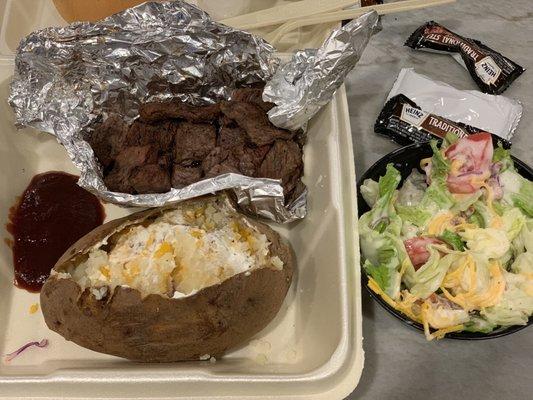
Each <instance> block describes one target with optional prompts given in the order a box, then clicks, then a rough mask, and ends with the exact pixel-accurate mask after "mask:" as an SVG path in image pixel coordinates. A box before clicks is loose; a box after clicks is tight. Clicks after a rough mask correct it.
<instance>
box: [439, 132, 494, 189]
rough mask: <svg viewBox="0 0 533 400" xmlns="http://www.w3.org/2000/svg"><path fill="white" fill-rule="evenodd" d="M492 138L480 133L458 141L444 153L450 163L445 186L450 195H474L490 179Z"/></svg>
mask: <svg viewBox="0 0 533 400" xmlns="http://www.w3.org/2000/svg"><path fill="white" fill-rule="evenodd" d="M492 153H493V147H492V138H491V135H490V133H487V132H482V133H476V134H475V135H470V136H467V137H465V138H462V139H459V140H458V141H457V142H455V143H454V144H452V145H451V146H450V147H448V148H447V149H446V151H445V152H444V156H445V157H446V158H447V159H448V160H449V161H450V162H451V171H450V173H449V174H448V178H447V184H448V189H449V190H450V192H451V193H466V194H468V193H474V192H475V191H476V190H478V189H479V188H480V187H481V186H482V185H483V184H484V183H485V181H486V180H487V179H488V178H489V177H490V175H491V173H490V166H491V163H492Z"/></svg>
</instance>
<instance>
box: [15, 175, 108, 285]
mask: <svg viewBox="0 0 533 400" xmlns="http://www.w3.org/2000/svg"><path fill="white" fill-rule="evenodd" d="M77 181H78V177H77V176H75V175H70V174H67V173H64V172H46V173H43V174H39V175H35V176H34V177H33V179H32V180H31V182H30V184H29V185H28V187H27V188H26V190H25V191H24V193H23V195H22V197H21V199H20V200H19V201H18V203H17V204H15V205H14V206H13V207H11V209H10V215H9V223H8V225H7V230H8V231H9V232H10V233H11V234H12V235H13V241H12V250H13V263H14V266H15V282H14V283H15V285H16V286H18V287H20V288H23V289H26V290H28V291H30V292H38V291H40V290H41V287H42V285H43V284H44V282H45V281H46V278H48V276H49V275H50V271H51V269H52V267H53V266H54V265H55V263H56V262H57V261H58V260H59V258H60V257H61V256H62V255H63V253H64V252H65V251H66V250H67V249H68V248H69V247H70V246H71V245H72V244H74V243H75V242H76V241H77V240H78V239H80V238H81V237H82V236H84V235H85V234H86V233H88V232H90V231H91V230H93V229H94V228H96V227H97V226H99V225H101V224H102V222H103V221H104V217H105V213H104V208H103V206H102V204H101V203H100V201H98V199H97V198H96V196H94V195H93V194H91V193H89V192H88V191H86V190H85V189H82V188H81V187H79V186H78V185H77V184H76V182H77Z"/></svg>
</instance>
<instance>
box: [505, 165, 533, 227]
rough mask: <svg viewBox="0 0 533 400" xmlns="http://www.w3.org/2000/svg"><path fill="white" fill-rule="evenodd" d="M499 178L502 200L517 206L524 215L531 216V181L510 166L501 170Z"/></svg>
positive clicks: (532, 208)
mask: <svg viewBox="0 0 533 400" xmlns="http://www.w3.org/2000/svg"><path fill="white" fill-rule="evenodd" d="M499 178H500V183H501V186H502V189H503V200H504V201H506V202H507V203H508V204H510V205H514V206H515V207H518V208H519V209H520V210H521V211H522V212H523V213H524V214H525V215H526V216H528V217H530V218H531V217H533V182H531V181H529V180H527V179H526V178H524V177H523V176H521V175H520V174H518V173H517V172H516V171H515V170H514V169H511V168H509V169H507V170H506V171H504V172H502V173H501V174H500V176H499Z"/></svg>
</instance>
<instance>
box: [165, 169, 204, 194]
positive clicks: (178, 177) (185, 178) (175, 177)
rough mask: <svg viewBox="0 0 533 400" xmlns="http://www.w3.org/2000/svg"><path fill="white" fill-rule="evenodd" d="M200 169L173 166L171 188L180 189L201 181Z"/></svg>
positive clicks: (201, 173)
mask: <svg viewBox="0 0 533 400" xmlns="http://www.w3.org/2000/svg"><path fill="white" fill-rule="evenodd" d="M202 175H203V172H202V167H200V166H197V167H184V166H183V165H179V164H174V167H173V168H172V187H174V188H178V189H180V188H182V187H184V186H187V185H190V184H192V183H195V182H198V181H199V180H201V179H202Z"/></svg>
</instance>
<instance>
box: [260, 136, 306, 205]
mask: <svg viewBox="0 0 533 400" xmlns="http://www.w3.org/2000/svg"><path fill="white" fill-rule="evenodd" d="M302 170H303V160H302V150H301V149H300V147H299V146H298V145H297V144H296V143H295V142H292V141H284V140H277V141H276V142H275V143H274V145H273V146H272V148H271V149H270V151H269V152H268V153H267V155H266V156H265V159H264V160H263V162H262V163H261V166H260V167H259V171H258V176H259V177H262V178H272V179H281V184H282V186H283V190H284V193H285V195H288V194H289V193H290V192H291V191H292V190H293V189H294V188H295V187H296V185H297V183H298V181H299V180H300V177H301V174H302Z"/></svg>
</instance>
